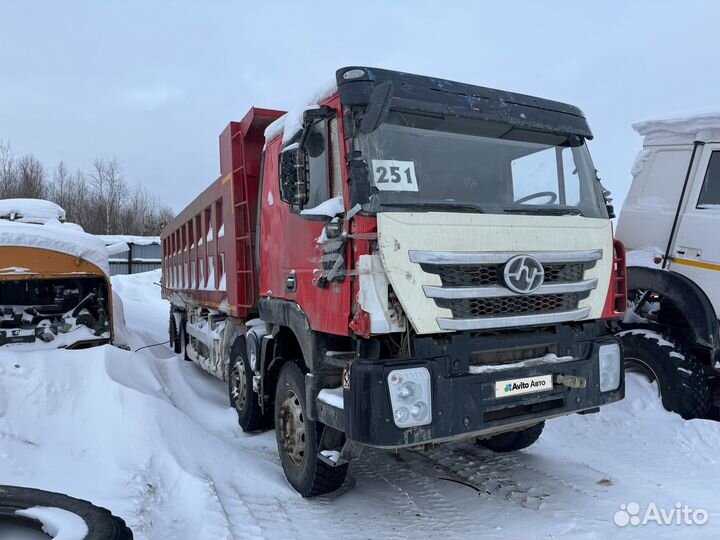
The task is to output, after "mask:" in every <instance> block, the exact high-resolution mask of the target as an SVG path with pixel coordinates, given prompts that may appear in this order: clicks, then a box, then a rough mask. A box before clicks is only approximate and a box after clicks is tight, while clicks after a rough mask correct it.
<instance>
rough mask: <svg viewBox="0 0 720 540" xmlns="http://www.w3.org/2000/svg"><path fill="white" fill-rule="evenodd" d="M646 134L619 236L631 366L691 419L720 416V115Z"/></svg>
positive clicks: (646, 126)
mask: <svg viewBox="0 0 720 540" xmlns="http://www.w3.org/2000/svg"><path fill="white" fill-rule="evenodd" d="M633 127H634V128H635V130H636V131H637V132H638V133H639V134H640V135H642V136H643V137H644V141H643V148H642V150H641V151H640V153H639V154H638V156H637V158H636V160H635V163H634V165H633V168H632V175H633V182H632V186H631V187H630V191H629V193H628V196H627V198H626V200H625V203H624V205H623V208H622V211H621V213H620V218H619V222H618V227H617V236H618V238H619V239H620V240H621V241H622V242H623V243H624V244H625V246H626V248H627V249H628V251H629V255H628V290H629V300H630V308H631V310H630V312H629V314H628V316H626V317H625V319H624V322H623V324H622V325H621V326H622V328H621V335H622V336H624V340H623V341H624V345H625V350H626V364H627V366H628V368H633V369H639V370H641V371H644V372H645V373H646V374H648V375H649V376H650V378H651V379H655V380H657V382H658V387H659V389H660V392H661V395H662V397H663V402H664V404H665V406H666V407H667V408H668V409H670V410H675V411H676V412H679V413H680V414H682V415H683V416H685V417H688V418H689V417H696V416H708V415H714V414H715V413H714V411H713V409H714V401H715V399H714V397H713V394H714V393H715V387H716V383H715V381H716V378H717V372H716V366H718V360H719V358H718V350H719V349H718V345H719V343H720V342H719V340H718V314H719V313H720V242H719V241H718V237H717V235H718V234H720V112H719V113H705V114H698V115H693V116H683V117H677V118H669V119H662V120H651V121H646V122H640V123H637V124H635V125H633Z"/></svg>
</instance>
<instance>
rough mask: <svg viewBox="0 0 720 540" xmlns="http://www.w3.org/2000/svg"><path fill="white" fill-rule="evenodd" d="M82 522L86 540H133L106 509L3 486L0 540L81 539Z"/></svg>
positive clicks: (50, 493) (0, 487)
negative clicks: (2, 539)
mask: <svg viewBox="0 0 720 540" xmlns="http://www.w3.org/2000/svg"><path fill="white" fill-rule="evenodd" d="M58 512H62V513H61V514H58ZM73 514H74V515H73ZM82 522H85V526H86V527H87V532H86V534H85V536H83V537H82V538H83V539H84V540H132V538H133V534H132V531H131V530H130V529H129V528H128V527H127V525H125V522H124V521H123V520H122V519H121V518H119V517H117V516H114V515H112V514H111V513H110V511H109V510H107V509H106V508H102V507H100V506H95V505H94V504H92V503H90V502H88V501H84V500H82V499H75V498H74V497H69V496H67V495H62V494H60V493H53V492H50V491H42V490H39V489H31V488H26V487H19V486H0V538H55V537H57V538H79V535H78V530H77V528H80V527H82ZM76 527H77V528H76ZM41 531H42V532H41ZM80 534H82V533H80Z"/></svg>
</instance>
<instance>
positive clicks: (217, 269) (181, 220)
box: [160, 108, 284, 317]
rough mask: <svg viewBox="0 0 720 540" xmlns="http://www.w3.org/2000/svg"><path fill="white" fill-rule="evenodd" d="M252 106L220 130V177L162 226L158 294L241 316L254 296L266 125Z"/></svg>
mask: <svg viewBox="0 0 720 540" xmlns="http://www.w3.org/2000/svg"><path fill="white" fill-rule="evenodd" d="M283 114H284V113H283V112H281V111H275V110H270V109H256V108H252V109H250V111H249V112H248V113H247V114H246V115H245V118H243V119H242V120H241V121H240V122H230V124H229V125H228V126H227V128H225V130H224V131H223V132H222V134H221V135H220V177H219V178H218V179H217V180H215V182H213V183H212V184H210V186H208V188H207V189H205V191H203V192H202V193H201V194H200V195H199V196H198V197H197V198H196V199H195V200H194V201H192V202H191V203H190V204H189V205H188V206H187V207H186V208H185V209H184V210H183V211H182V212H180V214H179V215H178V216H177V217H176V218H175V219H173V220H172V221H171V222H170V223H168V225H167V226H166V227H165V228H164V229H163V231H162V234H161V236H160V238H161V242H162V257H163V262H162V269H163V277H162V285H163V297H164V298H167V299H170V300H171V301H177V302H180V303H182V302H183V301H184V302H190V303H192V304H195V305H199V306H203V307H207V308H212V309H220V310H222V311H224V312H226V313H228V314H229V315H234V316H236V317H245V316H247V315H248V313H250V312H252V311H253V310H254V307H255V304H256V302H257V270H258V269H257V266H256V264H255V263H254V261H255V259H256V257H255V249H254V244H255V233H256V230H257V225H258V224H257V216H258V208H257V205H258V188H259V178H260V159H261V154H262V149H263V145H264V143H265V138H264V132H265V128H266V127H267V126H268V125H269V124H270V123H271V122H273V121H274V120H275V119H277V118H279V117H280V116H282V115H283Z"/></svg>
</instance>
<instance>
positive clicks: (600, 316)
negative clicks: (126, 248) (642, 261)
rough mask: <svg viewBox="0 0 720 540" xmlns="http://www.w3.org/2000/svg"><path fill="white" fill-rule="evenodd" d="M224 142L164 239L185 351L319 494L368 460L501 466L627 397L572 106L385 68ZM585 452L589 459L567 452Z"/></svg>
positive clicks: (606, 236) (357, 73) (266, 115)
mask: <svg viewBox="0 0 720 540" xmlns="http://www.w3.org/2000/svg"><path fill="white" fill-rule="evenodd" d="M335 80H336V83H335V84H333V85H331V86H329V87H327V88H323V89H321V90H320V91H318V92H317V93H316V94H315V95H314V96H312V97H311V98H310V99H308V100H305V101H304V102H302V103H301V104H300V105H299V106H298V107H297V108H295V109H293V110H290V111H289V112H288V113H283V112H281V111H277V110H270V109H261V108H252V109H250V111H249V112H248V113H247V115H246V116H245V117H244V118H243V119H242V120H241V121H240V122H231V123H230V124H229V125H228V126H227V128H226V129H225V130H224V131H223V132H222V134H221V135H220V176H219V177H218V178H217V180H216V181H215V182H213V183H212V184H211V185H210V186H209V187H207V189H205V191H203V192H202V193H201V194H200V195H199V196H198V197H197V198H196V199H195V200H194V201H192V202H191V203H190V204H189V206H188V207H187V208H185V209H184V210H183V211H182V212H180V214H179V215H178V216H177V217H176V218H175V219H174V220H173V221H172V222H171V223H169V224H168V225H167V227H165V229H164V230H163V231H162V235H161V242H162V251H163V263H162V267H163V268H162V272H163V274H162V275H163V277H162V285H163V295H164V297H165V298H166V299H168V300H169V301H170V304H171V309H170V317H169V334H170V343H171V346H172V347H173V348H174V349H175V351H176V352H177V353H179V354H181V355H183V356H184V357H185V358H186V359H188V360H191V361H193V362H195V363H196V364H198V365H199V366H201V367H202V368H203V369H205V370H206V371H208V372H210V373H212V374H213V375H215V376H216V377H218V378H221V379H224V380H225V381H227V384H228V397H229V401H230V404H231V405H232V406H233V407H235V409H236V411H237V415H238V421H239V424H240V426H241V427H242V428H243V429H244V430H246V431H253V430H262V429H269V428H271V427H273V426H274V427H275V432H276V438H277V444H278V451H279V454H280V461H281V463H282V467H283V469H284V472H285V474H286V476H287V479H288V481H289V483H290V484H291V485H292V486H293V487H294V488H295V489H296V490H297V491H298V492H299V493H300V494H302V495H303V496H314V495H319V494H322V493H326V492H328V491H332V490H335V489H337V488H338V487H339V486H340V485H341V484H342V482H343V480H344V478H345V475H346V473H347V469H348V465H349V463H350V462H351V461H352V460H353V459H357V458H358V457H359V456H360V454H361V451H362V449H363V448H366V447H375V448H383V449H399V448H429V447H431V446H433V445H435V444H438V443H443V442H448V441H460V440H472V441H477V442H478V443H479V444H480V445H482V446H484V447H486V448H490V449H492V450H494V451H498V452H506V451H513V450H518V449H521V448H525V447H527V446H529V445H531V444H532V443H533V442H535V440H537V438H538V437H539V436H540V433H541V431H542V429H543V426H544V422H545V420H547V419H549V418H554V417H558V416H562V415H567V414H571V413H592V412H596V411H598V409H599V407H601V406H603V405H605V404H608V403H612V402H614V401H617V400H619V399H621V398H622V397H623V395H624V378H623V370H622V351H621V347H620V344H619V340H618V339H617V338H616V337H614V336H613V335H612V332H611V330H610V328H609V324H608V323H609V321H612V320H615V319H617V318H618V317H620V316H622V314H623V313H624V310H625V301H626V290H625V264H624V250H623V247H622V245H621V244H620V243H619V242H617V241H614V239H613V232H612V225H611V221H610V219H609V214H608V208H607V207H608V201H606V199H605V196H604V192H603V188H602V186H601V184H600V182H599V180H598V178H597V176H596V171H595V167H594V166H593V163H592V160H591V158H590V154H589V152H588V149H587V146H586V140H587V139H590V138H591V137H592V133H591V131H590V128H589V127H588V124H587V122H586V120H585V117H584V116H583V113H582V112H581V111H580V110H579V109H577V108H576V107H573V106H570V105H566V104H563V103H559V102H555V101H549V100H545V99H541V98H537V97H530V96H526V95H520V94H515V93H510V92H505V91H501V90H494V89H489V88H484V87H480V86H474V85H470V84H464V83H459V82H453V81H449V80H445V79H440V78H433V77H426V76H420V75H412V74H407V73H401V72H395V71H390V70H384V69H375V68H370V67H355V66H353V67H346V68H342V69H340V70H338V71H337V73H336V79H335ZM568 444H571V442H569V443H568Z"/></svg>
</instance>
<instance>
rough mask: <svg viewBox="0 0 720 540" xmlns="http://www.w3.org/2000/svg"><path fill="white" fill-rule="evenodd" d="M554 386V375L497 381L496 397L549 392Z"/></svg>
mask: <svg viewBox="0 0 720 540" xmlns="http://www.w3.org/2000/svg"><path fill="white" fill-rule="evenodd" d="M552 387H553V385H552V375H534V376H532V377H521V378H519V379H507V380H503V381H495V397H496V398H503V397H512V396H520V395H522V394H535V393H538V392H549V391H550V390H552Z"/></svg>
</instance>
